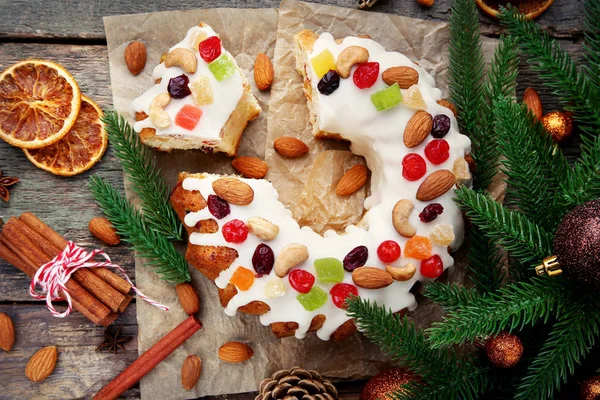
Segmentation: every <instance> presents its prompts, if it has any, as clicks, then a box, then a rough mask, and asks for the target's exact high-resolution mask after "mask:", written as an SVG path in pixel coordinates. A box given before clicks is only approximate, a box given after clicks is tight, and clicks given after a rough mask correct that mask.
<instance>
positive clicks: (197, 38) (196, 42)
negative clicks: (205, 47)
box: [191, 31, 208, 51]
mask: <svg viewBox="0 0 600 400" xmlns="http://www.w3.org/2000/svg"><path fill="white" fill-rule="evenodd" d="M206 38H208V33H206V32H204V31H198V33H196V34H195V35H194V36H192V37H191V39H192V40H191V45H192V48H193V49H194V50H196V51H197V50H198V47H199V46H200V42H203V41H204V40H205V39H206Z"/></svg>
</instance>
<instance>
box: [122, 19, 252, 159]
mask: <svg viewBox="0 0 600 400" xmlns="http://www.w3.org/2000/svg"><path fill="white" fill-rule="evenodd" d="M153 79H154V81H155V85H154V86H153V87H151V88H150V89H148V90H147V91H146V92H145V93H144V94H142V95H141V96H140V97H138V98H136V99H135V100H134V101H133V102H132V104H131V108H132V111H133V112H134V113H135V119H136V121H137V122H136V123H135V125H134V129H135V131H136V132H138V133H139V135H140V139H141V141H142V142H143V143H144V144H146V145H148V146H151V147H154V148H156V149H158V150H163V151H170V150H173V149H182V150H188V149H201V150H203V151H205V152H209V153H213V152H222V153H225V154H227V155H229V156H235V155H236V152H237V148H238V146H239V143H240V139H241V137H242V133H243V131H244V129H245V128H246V125H247V124H248V122H249V121H251V120H253V119H255V118H256V117H258V115H259V114H260V112H261V109H260V106H259V104H258V101H257V100H256V98H255V97H254V95H253V94H252V90H251V88H250V85H249V84H248V81H247V79H246V77H245V76H244V73H243V72H242V71H241V70H240V68H239V66H238V65H237V63H236V61H235V59H234V58H233V56H232V55H231V54H230V53H229V52H228V51H227V50H225V48H224V47H223V45H222V44H221V40H220V39H219V37H218V35H217V34H216V33H215V31H214V30H213V29H212V28H211V27H210V26H208V25H207V24H205V23H203V22H201V23H200V24H199V25H198V26H195V27H193V28H191V29H190V30H189V31H188V32H187V35H186V37H185V38H184V39H183V40H182V41H181V42H179V43H177V44H176V45H175V46H173V47H171V49H169V52H168V53H167V54H166V58H165V59H164V61H163V62H162V63H161V64H159V65H158V66H157V67H156V68H155V69H154V72H153Z"/></svg>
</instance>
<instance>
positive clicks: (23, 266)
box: [0, 236, 36, 276]
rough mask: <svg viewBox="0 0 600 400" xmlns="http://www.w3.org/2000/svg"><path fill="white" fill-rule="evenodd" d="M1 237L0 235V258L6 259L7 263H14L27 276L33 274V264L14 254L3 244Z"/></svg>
mask: <svg viewBox="0 0 600 400" xmlns="http://www.w3.org/2000/svg"><path fill="white" fill-rule="evenodd" d="M2 239H3V238H2V237H1V236H0V258H2V259H4V260H6V261H8V263H9V264H12V265H14V266H15V267H17V268H18V269H20V270H21V271H23V272H24V273H26V274H27V275H29V276H33V275H35V271H36V270H35V266H34V265H31V264H29V263H27V262H26V261H24V260H22V259H21V257H19V256H18V255H17V254H15V253H14V252H13V251H12V250H11V249H9V248H8V247H7V246H6V244H4V241H3V240H2Z"/></svg>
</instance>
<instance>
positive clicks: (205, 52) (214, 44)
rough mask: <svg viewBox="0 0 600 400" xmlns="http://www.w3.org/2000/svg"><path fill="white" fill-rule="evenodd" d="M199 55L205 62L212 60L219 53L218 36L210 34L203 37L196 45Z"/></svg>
mask: <svg viewBox="0 0 600 400" xmlns="http://www.w3.org/2000/svg"><path fill="white" fill-rule="evenodd" d="M198 51H199V52H200V57H202V59H203V60H204V61H206V62H207V63H209V62H213V61H214V60H216V59H217V58H219V56H220V55H221V39H219V37H218V36H211V37H209V38H207V39H204V40H203V41H201V42H200V44H199V45H198Z"/></svg>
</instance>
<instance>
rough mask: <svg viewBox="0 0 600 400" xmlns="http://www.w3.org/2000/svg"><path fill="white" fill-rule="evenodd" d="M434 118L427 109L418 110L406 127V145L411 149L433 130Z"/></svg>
mask: <svg viewBox="0 0 600 400" xmlns="http://www.w3.org/2000/svg"><path fill="white" fill-rule="evenodd" d="M432 127H433V118H432V117H431V114H429V113H428V112H426V111H417V112H416V113H415V114H414V115H413V116H412V117H411V119H410V120H409V121H408V123H407V124H406V129H404V145H405V146H406V147H408V148H409V149H411V148H413V147H417V146H418V145H420V144H421V143H422V142H423V140H425V138H426V137H427V136H428V135H429V133H430V132H431V128H432Z"/></svg>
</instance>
